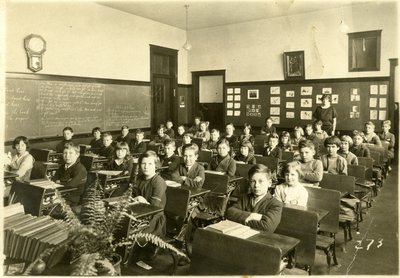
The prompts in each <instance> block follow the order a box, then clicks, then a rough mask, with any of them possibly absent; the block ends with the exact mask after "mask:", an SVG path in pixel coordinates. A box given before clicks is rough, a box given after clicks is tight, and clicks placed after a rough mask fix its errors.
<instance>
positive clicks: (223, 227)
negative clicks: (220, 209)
mask: <svg viewBox="0 0 400 278" xmlns="http://www.w3.org/2000/svg"><path fill="white" fill-rule="evenodd" d="M207 229H210V230H214V231H217V232H220V233H223V234H226V235H230V236H234V237H239V238H243V239H246V238H249V237H251V236H253V235H256V234H258V233H260V232H259V231H257V230H254V229H252V228H250V227H249V226H246V225H242V224H240V223H237V222H234V221H230V220H223V221H220V222H218V223H215V224H211V225H209V226H207Z"/></svg>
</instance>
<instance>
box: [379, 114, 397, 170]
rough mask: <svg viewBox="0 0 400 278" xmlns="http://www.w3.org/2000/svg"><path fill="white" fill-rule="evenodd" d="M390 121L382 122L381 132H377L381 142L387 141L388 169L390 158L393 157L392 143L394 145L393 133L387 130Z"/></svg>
mask: <svg viewBox="0 0 400 278" xmlns="http://www.w3.org/2000/svg"><path fill="white" fill-rule="evenodd" d="M391 125H392V124H391V122H390V120H386V121H383V122H382V132H381V133H379V138H380V139H381V141H383V142H387V143H388V158H389V161H388V164H389V166H388V168H389V170H391V167H390V164H391V160H392V159H393V158H394V145H395V141H396V139H395V136H394V134H393V133H391V132H389V130H390V127H391Z"/></svg>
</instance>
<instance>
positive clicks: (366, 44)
mask: <svg viewBox="0 0 400 278" xmlns="http://www.w3.org/2000/svg"><path fill="white" fill-rule="evenodd" d="M381 33H382V30H374V31H366V32H356V33H349V34H348V36H349V71H350V72H352V71H378V70H380V68H381Z"/></svg>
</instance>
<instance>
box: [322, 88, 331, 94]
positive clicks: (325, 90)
mask: <svg viewBox="0 0 400 278" xmlns="http://www.w3.org/2000/svg"><path fill="white" fill-rule="evenodd" d="M322 94H323V95H331V94H332V88H323V89H322Z"/></svg>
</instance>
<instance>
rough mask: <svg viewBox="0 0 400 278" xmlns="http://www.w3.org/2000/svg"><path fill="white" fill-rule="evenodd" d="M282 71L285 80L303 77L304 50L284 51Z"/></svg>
mask: <svg viewBox="0 0 400 278" xmlns="http://www.w3.org/2000/svg"><path fill="white" fill-rule="evenodd" d="M283 71H284V75H285V80H301V79H304V78H305V73H304V51H292V52H284V53H283Z"/></svg>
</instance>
